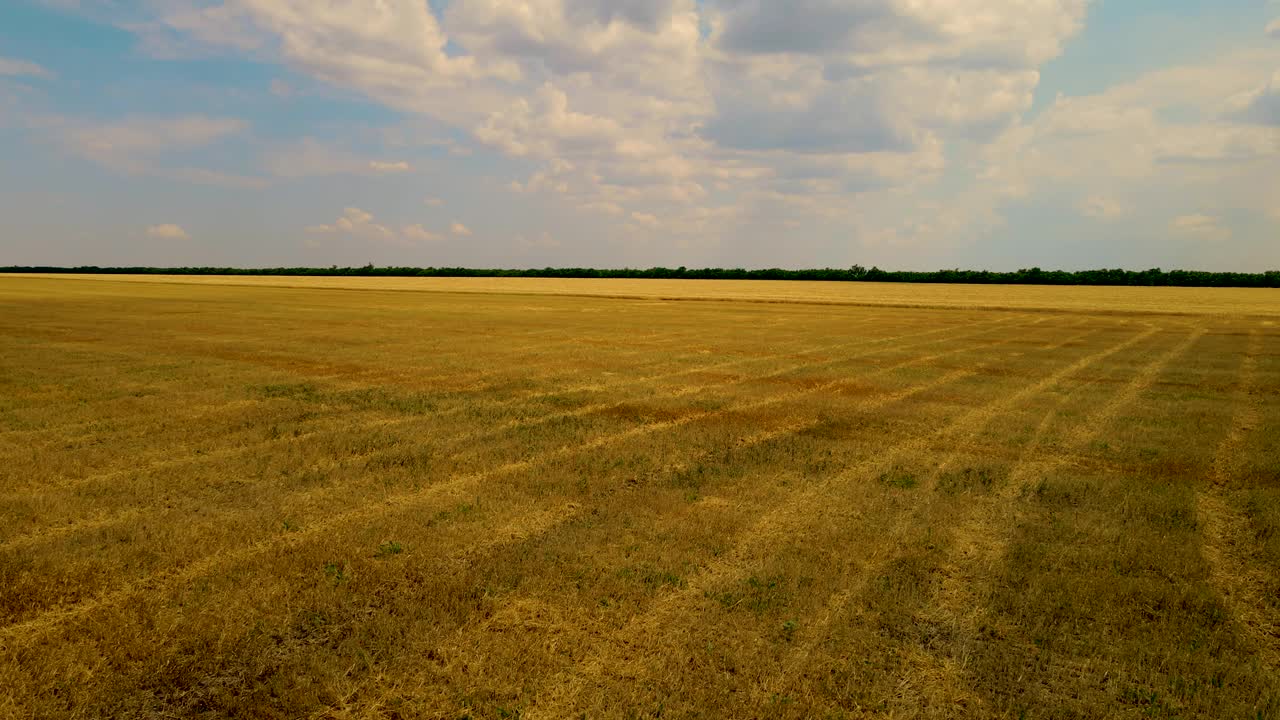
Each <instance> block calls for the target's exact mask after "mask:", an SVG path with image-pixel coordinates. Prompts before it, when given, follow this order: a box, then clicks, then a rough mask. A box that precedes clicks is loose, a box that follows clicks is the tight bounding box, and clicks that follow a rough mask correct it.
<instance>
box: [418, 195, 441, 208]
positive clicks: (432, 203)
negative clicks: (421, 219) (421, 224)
mask: <svg viewBox="0 0 1280 720" xmlns="http://www.w3.org/2000/svg"><path fill="white" fill-rule="evenodd" d="M422 204H423V205H426V206H427V207H440V206H441V205H444V200H442V199H440V198H438V197H425V198H423V199H422Z"/></svg>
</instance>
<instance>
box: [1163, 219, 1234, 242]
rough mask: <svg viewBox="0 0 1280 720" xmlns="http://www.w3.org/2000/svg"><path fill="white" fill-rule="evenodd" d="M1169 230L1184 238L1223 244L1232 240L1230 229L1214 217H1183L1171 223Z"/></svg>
mask: <svg viewBox="0 0 1280 720" xmlns="http://www.w3.org/2000/svg"><path fill="white" fill-rule="evenodd" d="M1169 230H1170V231H1171V232H1173V233H1175V234H1178V235H1181V236H1183V237H1189V238H1195V239H1197V240H1208V241H1212V242H1221V241H1224V240H1228V239H1230V238H1231V230H1230V228H1226V227H1223V226H1222V224H1221V220H1220V219H1219V218H1216V217H1214V216H1212V215H1199V214H1197V215H1181V216H1179V217H1176V218H1174V219H1173V220H1172V221H1170V222H1169Z"/></svg>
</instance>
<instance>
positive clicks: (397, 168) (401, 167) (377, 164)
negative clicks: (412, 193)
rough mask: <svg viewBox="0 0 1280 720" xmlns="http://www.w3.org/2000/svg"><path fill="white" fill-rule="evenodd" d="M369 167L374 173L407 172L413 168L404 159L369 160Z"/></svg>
mask: <svg viewBox="0 0 1280 720" xmlns="http://www.w3.org/2000/svg"><path fill="white" fill-rule="evenodd" d="M369 169H370V170H372V171H374V172H376V173H402V172H409V171H410V170H412V169H413V168H412V167H411V166H410V165H409V163H407V162H405V161H404V160H398V161H395V162H384V161H381V160H370V161H369Z"/></svg>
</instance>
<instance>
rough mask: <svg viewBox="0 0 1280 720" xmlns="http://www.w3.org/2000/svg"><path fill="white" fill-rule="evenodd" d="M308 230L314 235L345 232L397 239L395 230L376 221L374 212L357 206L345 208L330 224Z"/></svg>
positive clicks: (384, 239)
mask: <svg viewBox="0 0 1280 720" xmlns="http://www.w3.org/2000/svg"><path fill="white" fill-rule="evenodd" d="M307 232H308V233H311V234H313V235H334V234H343V235H349V236H351V237H356V238H361V239H364V240H381V241H391V240H395V239H397V235H396V233H395V231H394V230H392V229H391V228H389V227H387V226H386V225H382V224H380V223H376V222H374V218H373V214H372V213H369V212H366V211H364V210H361V209H360V208H357V207H349V208H346V209H345V210H343V212H342V216H341V217H339V218H338V219H337V220H335V221H334V222H333V223H332V224H328V225H312V226H310V227H308V228H307Z"/></svg>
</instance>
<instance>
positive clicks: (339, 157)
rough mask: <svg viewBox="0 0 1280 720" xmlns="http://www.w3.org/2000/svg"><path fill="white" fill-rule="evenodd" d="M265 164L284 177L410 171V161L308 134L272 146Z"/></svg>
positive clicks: (267, 168)
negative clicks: (354, 149) (370, 156)
mask: <svg viewBox="0 0 1280 720" xmlns="http://www.w3.org/2000/svg"><path fill="white" fill-rule="evenodd" d="M262 164H263V167H264V168H265V169H266V171H267V172H269V173H270V174H272V175H275V176H276V177H282V178H303V177H322V176H327V175H388V174H395V173H404V172H409V171H411V170H412V169H413V166H412V165H410V164H409V163H408V162H407V161H404V160H398V161H383V160H370V159H368V158H366V157H364V156H361V155H359V154H357V153H354V152H351V151H349V150H346V149H344V148H342V147H339V146H336V145H333V144H330V143H326V142H323V141H321V140H318V139H316V138H313V137H306V138H302V139H300V140H296V141H293V142H290V143H286V144H283V145H278V146H275V147H272V148H270V149H268V150H267V151H265V152H264V153H263V155H262Z"/></svg>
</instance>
